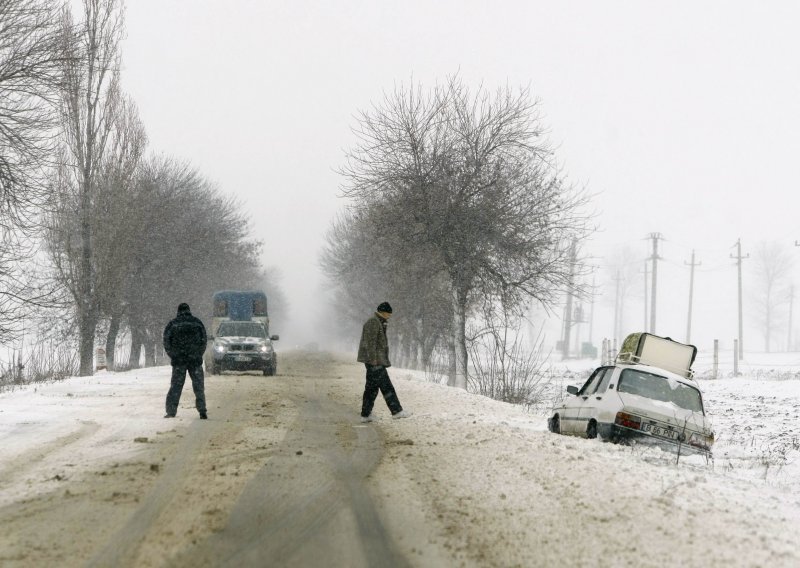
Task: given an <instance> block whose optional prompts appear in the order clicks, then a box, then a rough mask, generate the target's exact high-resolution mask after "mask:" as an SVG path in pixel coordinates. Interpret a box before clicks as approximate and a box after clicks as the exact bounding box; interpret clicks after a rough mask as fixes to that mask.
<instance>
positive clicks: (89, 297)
mask: <svg viewBox="0 0 800 568" xmlns="http://www.w3.org/2000/svg"><path fill="white" fill-rule="evenodd" d="M89 216H90V201H89V182H88V181H85V182H84V187H83V188H82V192H81V258H80V268H79V274H78V278H79V280H78V295H79V298H78V304H79V306H80V315H79V318H80V322H79V324H78V333H79V336H80V338H79V342H80V350H79V355H80V371H79V374H80V376H81V377H87V376H91V375H93V374H94V332H95V329H96V328H97V318H96V317H95V310H94V297H93V286H92V243H91V235H92V226H91V222H90V221H91V220H90V218H89Z"/></svg>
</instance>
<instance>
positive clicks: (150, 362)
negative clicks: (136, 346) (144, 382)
mask: <svg viewBox="0 0 800 568" xmlns="http://www.w3.org/2000/svg"><path fill="white" fill-rule="evenodd" d="M144 366H145V367H155V366H156V344H155V343H153V342H152V341H151V340H150V339H148V340H147V341H145V342H144Z"/></svg>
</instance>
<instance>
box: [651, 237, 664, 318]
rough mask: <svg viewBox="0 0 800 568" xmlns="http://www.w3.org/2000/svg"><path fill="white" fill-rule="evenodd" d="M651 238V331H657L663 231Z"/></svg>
mask: <svg viewBox="0 0 800 568" xmlns="http://www.w3.org/2000/svg"><path fill="white" fill-rule="evenodd" d="M649 238H650V239H652V241H653V255H652V256H651V257H650V260H652V261H653V282H652V285H653V292H652V294H650V333H655V332H656V284H657V283H658V261H659V259H660V258H661V257H660V256H658V241H659V240H661V239H663V238H664V237H663V236H661V233H650V237H649Z"/></svg>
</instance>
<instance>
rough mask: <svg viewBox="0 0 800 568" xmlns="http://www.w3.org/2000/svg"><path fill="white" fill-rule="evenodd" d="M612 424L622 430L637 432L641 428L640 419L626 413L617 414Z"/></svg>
mask: <svg viewBox="0 0 800 568" xmlns="http://www.w3.org/2000/svg"><path fill="white" fill-rule="evenodd" d="M614 424H616V425H617V426H622V427H624V428H631V429H633V430H639V429H641V427H642V419H641V418H639V417H638V416H634V415H633V414H628V413H627V412H617V417H616V419H614Z"/></svg>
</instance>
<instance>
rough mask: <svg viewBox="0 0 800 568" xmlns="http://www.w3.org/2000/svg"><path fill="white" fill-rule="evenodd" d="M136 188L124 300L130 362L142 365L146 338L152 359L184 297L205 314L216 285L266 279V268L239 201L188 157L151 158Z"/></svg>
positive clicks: (257, 283) (243, 284)
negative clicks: (130, 348)
mask: <svg viewBox="0 0 800 568" xmlns="http://www.w3.org/2000/svg"><path fill="white" fill-rule="evenodd" d="M133 191H134V194H133V199H134V200H135V202H136V205H135V206H134V207H132V208H130V209H129V210H128V211H127V213H126V215H127V217H128V221H127V222H128V223H129V225H130V226H131V227H132V228H133V230H134V232H133V234H132V235H131V236H130V241H129V244H128V248H129V250H128V252H127V253H126V254H127V257H126V258H127V260H126V266H127V272H126V275H125V277H124V278H123V279H122V282H123V301H122V305H123V306H124V309H125V316H126V322H127V326H128V328H129V329H130V332H131V338H132V350H131V359H130V361H129V365H130V366H134V367H135V366H137V365H138V360H139V351H140V348H141V347H142V346H144V347H145V357H146V360H147V361H148V364H152V363H154V360H155V353H154V348H155V347H157V346H158V345H159V344H160V337H161V332H162V331H163V328H164V325H165V324H166V322H167V321H169V319H171V318H172V317H174V315H175V308H176V307H177V305H178V304H179V303H180V302H188V303H189V304H190V305H191V306H192V308H193V311H194V312H195V314H196V315H198V317H201V319H202V318H203V317H204V316H205V315H209V314H210V313H211V298H212V295H213V293H214V292H215V291H217V290H223V289H226V288H257V287H260V286H261V285H262V284H263V282H264V271H263V270H262V268H261V266H260V263H259V255H260V251H261V243H259V242H257V241H252V240H250V239H249V238H248V236H249V223H248V220H247V218H246V216H245V215H244V214H243V213H242V210H241V207H240V206H239V204H238V203H237V202H236V201H234V200H232V199H231V198H228V197H225V196H223V195H222V194H221V193H220V192H219V190H218V189H217V188H216V187H215V186H214V185H213V184H211V183H209V182H208V181H207V180H206V179H205V178H204V177H203V176H202V175H201V174H200V173H199V172H198V171H197V170H196V169H194V168H192V167H191V166H189V165H188V164H186V163H183V162H179V161H176V160H174V159H171V158H168V157H156V158H153V159H151V160H148V161H147V163H146V164H144V166H143V167H142V168H141V171H140V175H139V176H138V177H137V181H136V184H135V187H134V190H133ZM207 323H209V324H210V322H207Z"/></svg>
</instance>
